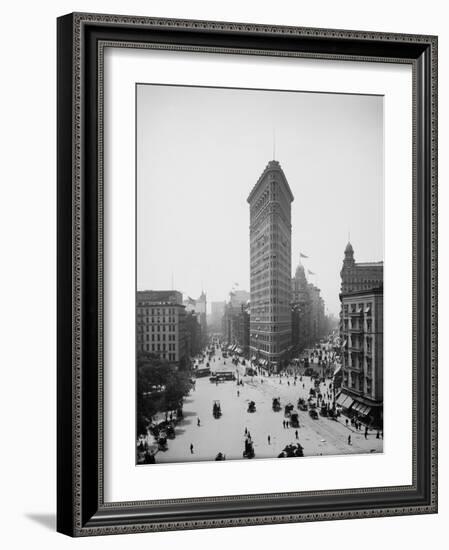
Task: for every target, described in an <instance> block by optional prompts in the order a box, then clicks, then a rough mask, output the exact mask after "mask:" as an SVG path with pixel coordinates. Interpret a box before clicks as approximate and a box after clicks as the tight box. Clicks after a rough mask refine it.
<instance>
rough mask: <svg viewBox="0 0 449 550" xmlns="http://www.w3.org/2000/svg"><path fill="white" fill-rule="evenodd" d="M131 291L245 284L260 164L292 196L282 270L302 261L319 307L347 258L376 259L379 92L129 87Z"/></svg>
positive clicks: (215, 295)
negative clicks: (278, 175)
mask: <svg viewBox="0 0 449 550" xmlns="http://www.w3.org/2000/svg"><path fill="white" fill-rule="evenodd" d="M136 119H137V130H136V137H137V155H136V156H137V288H138V289H139V290H143V289H154V290H158V289H159V290H164V289H171V288H174V289H176V290H180V291H182V292H183V293H185V294H187V295H189V296H191V297H198V296H199V294H200V292H201V290H204V291H205V292H206V294H207V299H208V303H209V304H210V302H211V301H223V300H226V299H227V298H228V297H229V291H230V290H231V288H232V287H233V285H235V284H237V285H238V287H237V288H239V289H242V290H248V291H249V205H248V203H247V201H246V199H247V197H248V195H249V193H250V191H251V189H252V188H253V186H254V184H255V183H256V182H257V180H258V178H259V176H260V175H261V173H262V172H263V170H264V168H265V166H266V165H267V163H268V162H269V161H270V160H272V159H273V158H275V159H276V160H277V161H279V163H280V164H281V167H282V169H283V170H284V173H285V175H286V178H287V180H288V182H289V185H290V187H291V189H292V192H293V195H294V197H295V199H294V201H293V203H292V275H293V274H294V272H295V270H296V267H297V265H298V262H299V253H300V252H302V253H303V254H304V255H306V256H308V258H307V259H303V260H302V262H303V265H304V266H305V269H306V274H307V273H308V271H309V270H310V271H311V272H313V273H314V274H315V275H307V277H308V280H309V281H310V282H312V283H314V284H315V285H317V286H318V287H319V288H320V289H321V293H322V296H323V298H324V300H325V302H326V306H327V311H328V312H329V313H333V314H335V315H337V314H338V312H339V309H340V302H339V298H338V294H339V289H340V269H341V266H342V261H343V256H344V249H345V246H346V244H347V242H348V238H349V237H350V240H351V243H352V245H353V247H354V256H355V259H356V261H360V262H362V261H380V260H383V254H384V183H383V182H384V175H383V170H384V167H383V98H382V97H381V96H368V95H352V94H328V93H316V92H313V93H307V92H297V91H291V92H290V91H289V92H286V91H271V90H270V91H265V90H243V89H229V88H201V87H185V86H164V85H150V84H141V85H138V86H137V112H136Z"/></svg>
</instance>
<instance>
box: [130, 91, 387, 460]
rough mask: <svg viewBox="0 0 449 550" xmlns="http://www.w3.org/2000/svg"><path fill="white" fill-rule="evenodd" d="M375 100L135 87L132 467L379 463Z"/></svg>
mask: <svg viewBox="0 0 449 550" xmlns="http://www.w3.org/2000/svg"><path fill="white" fill-rule="evenodd" d="M383 132H384V128H383V97H382V96H380V95H357V94H339V93H320V92H317V91H313V90H312V91H286V90H259V89H234V88H213V87H196V86H176V85H170V86H167V85H158V84H151V83H141V84H137V85H136V147H137V150H136V242H137V250H136V264H137V265H136V272H137V277H136V279H137V280H136V373H137V377H136V378H137V384H136V462H137V464H139V465H145V464H159V463H176V462H190V461H195V462H197V461H221V460H236V459H239V460H246V459H258V458H263V459H269V458H273V459H274V458H290V457H315V456H321V455H347V454H364V453H382V452H383V439H384V433H383V391H384V388H383V269H384V175H383V174H384V142H383Z"/></svg>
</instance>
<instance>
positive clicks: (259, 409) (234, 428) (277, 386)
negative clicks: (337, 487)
mask: <svg viewBox="0 0 449 550" xmlns="http://www.w3.org/2000/svg"><path fill="white" fill-rule="evenodd" d="M247 364H248V363H247ZM210 366H211V370H212V372H214V371H217V372H218V371H223V370H225V371H226V370H227V371H231V370H232V371H235V372H236V376H237V374H238V377H239V379H240V380H242V381H243V386H242V385H237V383H236V381H234V382H232V381H227V382H220V383H218V384H215V383H211V382H210V381H209V377H205V378H198V379H197V380H196V388H195V389H193V390H192V391H191V392H190V394H189V395H188V396H187V397H186V399H185V401H184V408H183V410H184V418H183V419H182V420H181V421H179V422H178V423H177V425H176V430H175V433H176V437H175V439H169V440H168V441H167V443H168V449H167V450H166V451H159V452H158V453H157V454H156V457H155V458H156V463H167V462H187V461H201V460H214V459H215V457H216V455H217V454H218V453H219V452H221V453H224V455H225V456H226V459H227V460H229V459H242V453H243V450H244V442H245V428H246V429H247V430H248V431H249V433H250V434H251V440H252V442H253V444H254V451H255V458H274V457H277V456H278V455H279V453H281V452H282V450H283V449H284V447H285V446H286V445H288V444H290V443H294V444H296V443H300V444H301V445H302V446H303V448H304V456H306V457H307V456H316V455H342V454H354V453H370V452H382V444H383V440H382V439H381V438H376V432H375V431H369V433H368V435H367V438H366V439H365V432H364V429H362V430H360V431H357V430H355V428H354V427H352V426H351V424H350V423H349V424H348V426H346V423H345V420H346V418H345V417H344V416H340V417H339V418H338V420H337V421H335V420H331V419H330V418H327V417H322V416H321V415H320V416H319V417H318V419H317V420H313V419H312V418H311V417H310V416H309V413H308V412H307V411H299V425H300V427H299V428H297V430H298V439H296V436H295V428H291V427H289V428H285V427H284V426H283V421H284V420H288V417H285V416H284V406H285V405H286V404H287V403H289V402H291V403H293V405H294V406H295V409H296V405H297V401H298V398H299V397H303V398H305V399H307V398H308V397H309V389H310V388H311V387H312V382H311V379H310V377H308V376H303V380H302V381H301V382H300V380H299V378H298V379H297V382H296V385H294V378H293V376H291V377H289V378H288V377H286V376H282V377H279V376H271V377H268V376H254V377H250V376H245V375H244V371H245V367H244V366H242V365H240V364H239V365H238V366H237V367H235V365H233V364H232V361H231V359H230V358H227V359H223V357H222V355H221V351H218V353H217V354H216V356H215V361H214V358H212V360H211V362H210ZM288 382H289V383H290V385H289V384H288ZM303 384H304V388H303ZM237 392H239V395H238V393H237ZM321 392H322V393H323V394H326V392H327V386H324V384H321ZM274 397H280V400H281V407H282V408H281V410H280V411H279V412H274V411H273V410H272V399H273V398H274ZM214 400H219V401H220V405H221V411H222V416H221V417H220V418H219V419H215V418H214V417H213V415H212V406H213V402H214ZM250 401H254V402H255V404H256V412H254V413H249V412H247V407H248V403H249V402H250ZM198 419H199V425H198ZM268 436H270V441H269V440H268ZM348 436H351V444H348ZM149 438H150V439H152V438H151V436H149ZM152 442H153V441H152V440H151V441H149V443H152ZM191 446H193V447H192V449H191ZM192 451H193V452H192Z"/></svg>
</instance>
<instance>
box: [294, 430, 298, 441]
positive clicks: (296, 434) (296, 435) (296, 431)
mask: <svg viewBox="0 0 449 550" xmlns="http://www.w3.org/2000/svg"><path fill="white" fill-rule="evenodd" d="M295 437H296V439H298V430H295Z"/></svg>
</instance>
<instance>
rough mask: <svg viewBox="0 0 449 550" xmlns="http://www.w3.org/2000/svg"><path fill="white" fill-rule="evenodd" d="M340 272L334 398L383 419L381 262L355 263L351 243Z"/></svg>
mask: <svg viewBox="0 0 449 550" xmlns="http://www.w3.org/2000/svg"><path fill="white" fill-rule="evenodd" d="M340 274H341V293H340V302H341V311H340V338H341V347H342V350H341V351H342V354H341V359H342V372H343V378H342V386H341V393H340V394H339V396H338V398H337V403H339V404H340V405H341V406H342V407H343V408H344V409H346V410H347V411H348V413H349V414H350V415H354V416H357V417H360V418H361V419H362V420H364V421H365V422H366V423H368V424H373V425H374V426H377V427H381V426H382V422H383V262H369V263H356V262H355V260H354V250H353V248H352V246H351V243H348V244H347V246H346V249H345V255H344V260H343V267H342V270H341V272H340Z"/></svg>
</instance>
